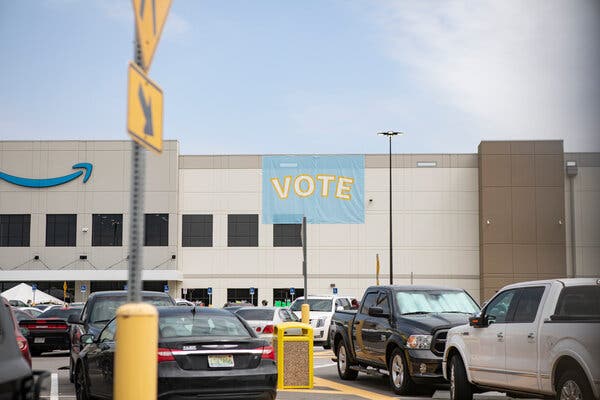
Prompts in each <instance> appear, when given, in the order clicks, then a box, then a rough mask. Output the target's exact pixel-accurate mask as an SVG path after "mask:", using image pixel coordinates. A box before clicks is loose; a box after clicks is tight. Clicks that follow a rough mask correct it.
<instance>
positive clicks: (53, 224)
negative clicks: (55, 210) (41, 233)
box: [46, 214, 77, 247]
mask: <svg viewBox="0 0 600 400" xmlns="http://www.w3.org/2000/svg"><path fill="white" fill-rule="evenodd" d="M76 233H77V214H48V215H46V246H48V247H59V246H62V247H75V246H76V239H75V237H76Z"/></svg>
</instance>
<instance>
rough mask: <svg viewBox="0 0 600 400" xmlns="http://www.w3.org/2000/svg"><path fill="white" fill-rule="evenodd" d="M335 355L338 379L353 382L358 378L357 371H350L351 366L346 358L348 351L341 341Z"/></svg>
mask: <svg viewBox="0 0 600 400" xmlns="http://www.w3.org/2000/svg"><path fill="white" fill-rule="evenodd" d="M335 354H336V357H337V370H338V375H339V376H340V378H341V379H343V380H345V381H353V380H355V379H356V378H357V377H358V371H356V370H353V369H350V367H351V364H350V359H349V357H348V349H346V345H345V344H344V341H343V340H342V341H340V344H338V347H337V349H336V352H335Z"/></svg>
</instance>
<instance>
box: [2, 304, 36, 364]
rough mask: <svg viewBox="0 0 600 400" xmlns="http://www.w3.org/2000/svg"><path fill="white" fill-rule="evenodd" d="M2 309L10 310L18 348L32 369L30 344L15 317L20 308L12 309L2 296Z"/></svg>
mask: <svg viewBox="0 0 600 400" xmlns="http://www.w3.org/2000/svg"><path fill="white" fill-rule="evenodd" d="M0 308H2V309H3V310H4V309H5V308H6V309H7V310H8V314H9V316H10V319H11V322H12V330H13V332H14V335H15V339H16V341H17V347H18V348H19V351H20V352H21V356H23V358H24V359H25V361H27V364H29V367H30V368H31V353H30V352H29V344H28V343H27V339H26V338H25V335H23V332H22V331H21V328H20V327H19V321H18V320H17V317H16V315H15V311H17V310H18V308H16V307H11V306H10V305H9V302H8V301H7V300H6V299H5V298H4V297H1V296H0ZM6 326H8V325H6ZM0 354H1V353H0Z"/></svg>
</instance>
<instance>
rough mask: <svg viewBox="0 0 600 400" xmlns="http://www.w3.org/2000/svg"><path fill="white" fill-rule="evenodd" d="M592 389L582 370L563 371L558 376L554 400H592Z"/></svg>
mask: <svg viewBox="0 0 600 400" xmlns="http://www.w3.org/2000/svg"><path fill="white" fill-rule="evenodd" d="M593 398H594V396H593V394H592V389H591V388H590V385H589V384H588V382H587V379H586V378H585V374H584V373H583V371H573V370H569V371H565V372H564V373H562V374H561V375H560V377H559V378H558V384H557V385H556V400H588V399H589V400H592V399H593Z"/></svg>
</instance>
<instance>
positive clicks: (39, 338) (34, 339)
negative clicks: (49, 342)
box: [33, 337, 46, 343]
mask: <svg viewBox="0 0 600 400" xmlns="http://www.w3.org/2000/svg"><path fill="white" fill-rule="evenodd" d="M45 342H46V338H45V337H36V338H33V343H45Z"/></svg>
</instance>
